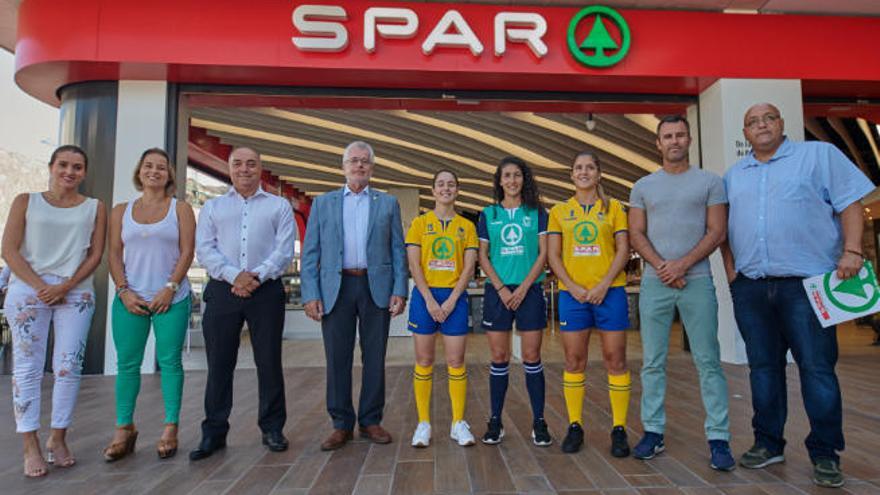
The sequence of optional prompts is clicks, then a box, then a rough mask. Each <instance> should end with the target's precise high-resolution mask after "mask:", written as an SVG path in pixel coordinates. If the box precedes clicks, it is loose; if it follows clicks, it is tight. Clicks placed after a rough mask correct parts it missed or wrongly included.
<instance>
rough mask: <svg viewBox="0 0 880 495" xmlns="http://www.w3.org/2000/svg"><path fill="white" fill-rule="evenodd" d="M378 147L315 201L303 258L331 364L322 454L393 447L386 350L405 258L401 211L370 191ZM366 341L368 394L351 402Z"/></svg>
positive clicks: (355, 156)
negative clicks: (359, 443)
mask: <svg viewBox="0 0 880 495" xmlns="http://www.w3.org/2000/svg"><path fill="white" fill-rule="evenodd" d="M373 167H374V154H373V148H372V147H370V145H369V144H367V143H365V142H363V141H355V142H353V143H351V144H349V145H348V147H347V148H346V149H345V153H344V154H343V156H342V170H343V172H344V173H345V182H346V184H345V186H343V187H341V188H339V189H336V190H334V191H330V192H328V193H326V194H323V195H321V196H318V197H317V198H315V201H314V203H312V209H311V213H310V214H309V222H308V225H307V226H306V236H305V239H304V241H303V251H302V295H303V301H305V311H306V315H308V316H309V317H310V318H312V319H314V320H315V321H319V322H321V331H322V334H323V337H324V354H325V356H326V358H327V412H328V413H329V414H330V418H331V419H332V421H333V432H332V433H331V434H330V436H329V437H328V438H327V439H326V440H325V441H324V442H323V443H322V444H321V449H322V450H336V449H339V448H341V447H343V446H344V445H345V444H346V443H347V442H348V441H349V440H351V439H352V434H353V432H354V427H355V424H357V425H358V426H359V430H360V436H361V437H362V438H367V439H369V440H371V441H373V442H375V443H380V444H386V443H390V442H391V435H390V434H389V433H388V432H387V431H385V429H383V428H382V426H381V422H382V413H383V410H384V408H385V349H386V347H387V345H388V329H389V325H390V323H391V318H392V317H394V316H397V315H399V314H400V313H402V312H403V309H404V308H405V307H406V299H405V298H406V293H407V288H408V287H407V281H408V278H409V275H408V273H407V269H406V251H405V248H404V245H403V226H402V224H401V221H400V205H399V204H398V203H397V199H396V198H395V197H394V196H391V195H389V194H385V193H383V192H380V191H376V190H375V189H373V188H371V187H370V186H369V183H370V177H372V175H373ZM356 336H359V337H360V344H361V356H362V358H361V360H362V362H363V372H362V375H361V393H360V401H359V404H358V409H357V412H355V409H354V404H353V403H352V399H351V389H352V384H351V365H352V356H353V352H354V343H355V338H356Z"/></svg>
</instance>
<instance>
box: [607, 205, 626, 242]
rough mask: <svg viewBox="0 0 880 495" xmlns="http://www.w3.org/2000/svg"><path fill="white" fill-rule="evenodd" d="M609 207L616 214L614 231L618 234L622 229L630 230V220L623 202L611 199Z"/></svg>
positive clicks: (613, 219)
mask: <svg viewBox="0 0 880 495" xmlns="http://www.w3.org/2000/svg"><path fill="white" fill-rule="evenodd" d="M609 207H610V208H609V209H610V210H611V211H612V212H613V215H614V217H613V218H612V225H613V227H614V233H615V234H616V233H618V232H620V231H624V230H629V220H628V219H627V217H626V210H625V209H624V208H623V204H621V202H620V201H617V200H611V204H610V205H609Z"/></svg>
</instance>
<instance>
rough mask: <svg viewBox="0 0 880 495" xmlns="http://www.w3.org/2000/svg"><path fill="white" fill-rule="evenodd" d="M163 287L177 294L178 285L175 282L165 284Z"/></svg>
mask: <svg viewBox="0 0 880 495" xmlns="http://www.w3.org/2000/svg"><path fill="white" fill-rule="evenodd" d="M165 287H168V288H169V289H171V290H172V291H173V292H177V289H179V288H180V284H178V283H177V282H168V283H167V284H165Z"/></svg>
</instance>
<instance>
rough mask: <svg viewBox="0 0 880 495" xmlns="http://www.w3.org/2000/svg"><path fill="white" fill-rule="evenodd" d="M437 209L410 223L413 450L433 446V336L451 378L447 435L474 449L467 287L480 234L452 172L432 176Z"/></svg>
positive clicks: (407, 250) (472, 271)
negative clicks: (459, 206)
mask: <svg viewBox="0 0 880 495" xmlns="http://www.w3.org/2000/svg"><path fill="white" fill-rule="evenodd" d="M433 192H434V201H435V206H434V209H433V210H432V211H429V212H427V213H425V214H424V215H420V216H418V217H416V218H415V220H413V222H412V226H411V227H410V228H409V231H408V232H407V234H406V254H407V258H408V260H409V271H410V273H411V274H412V277H413V280H414V281H415V284H416V287H415V288H414V289H413V292H412V299H411V301H412V302H411V304H410V308H409V325H408V326H409V329H410V331H412V332H413V341H414V343H415V354H416V364H415V370H414V372H413V390H414V392H415V397H416V409H417V411H418V414H419V424H418V426H417V427H416V431H415V433H413V437H412V445H413V447H427V446H428V444H430V442H431V422H430V421H431V417H430V412H431V385H432V382H433V371H434V349H435V336H436V333H437V332H438V331H439V332H440V333H441V334H443V348H444V350H445V354H446V366H447V371H448V373H449V399H450V402H451V403H452V427H451V429H450V433H449V436H450V437H452V439H453V440H455V441H456V442H458V444H459V445H462V446H468V445H473V444H474V443H475V442H474V436H473V434H472V433H471V431H470V426H469V425H468V424H467V422H466V421H464V402H465V395H466V393H467V373H466V371H465V365H464V352H465V343H466V336H467V332H468V299H467V293H466V292H465V290H466V289H467V285H468V282H469V281H470V280H471V278H472V277H473V276H474V266H476V262H477V250H478V249H479V246H478V244H477V231H476V228H475V227H474V224H473V223H472V222H471V221H470V220H468V219H466V218H464V217H462V216H460V215H458V214H456V213H455V199H456V197H457V196H458V176H456V175H455V173H453V172H451V171H449V170H441V171H439V172H437V173H436V174H435V175H434V182H433Z"/></svg>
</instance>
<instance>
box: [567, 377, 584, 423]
mask: <svg viewBox="0 0 880 495" xmlns="http://www.w3.org/2000/svg"><path fill="white" fill-rule="evenodd" d="M584 385H585V381H584V374H583V373H569V372H568V371H563V372H562V394H563V395H564V396H565V408H566V409H567V410H568V422H569V423H578V424H580V425H583V424H584V421H583V417H582V415H583V410H584V393H585V392H586V391H585V387H584Z"/></svg>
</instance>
